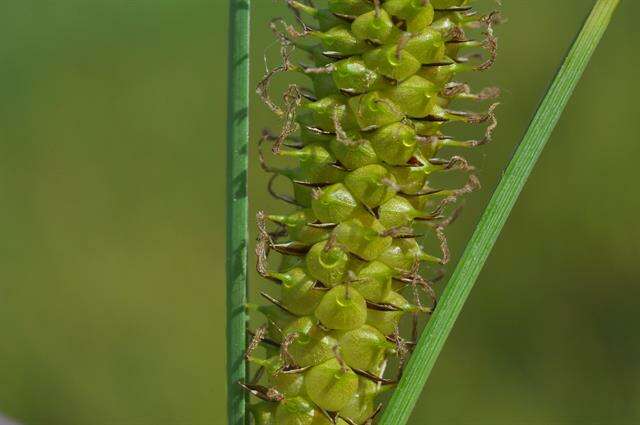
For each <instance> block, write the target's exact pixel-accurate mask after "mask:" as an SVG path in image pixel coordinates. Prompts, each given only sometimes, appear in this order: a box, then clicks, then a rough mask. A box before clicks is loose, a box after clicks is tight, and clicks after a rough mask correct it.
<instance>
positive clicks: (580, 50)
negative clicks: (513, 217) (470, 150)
mask: <svg viewBox="0 0 640 425" xmlns="http://www.w3.org/2000/svg"><path fill="white" fill-rule="evenodd" d="M618 3H619V0H598V1H597V2H596V4H595V6H594V7H593V9H592V10H591V13H590V15H589V17H588V18H587V20H586V22H585V24H584V26H583V27H582V30H581V31H580V33H579V34H578V36H577V38H576V40H575V41H574V43H573V45H572V47H571V50H570V51H569V53H568V54H567V56H566V58H565V60H564V63H563V64H562V66H561V67H560V69H559V70H558V73H557V75H556V77H555V79H554V80H553V82H552V83H551V85H550V87H549V89H548V91H547V93H546V95H545V97H544V99H543V100H542V103H541V104H540V106H539V108H538V110H537V112H536V114H535V116H534V117H533V120H532V121H531V124H530V126H529V129H528V130H527V132H526V133H525V135H524V138H523V139H522V141H521V143H520V145H519V146H518V148H517V150H516V152H515V154H514V156H513V158H512V159H511V162H510V163H509V165H508V167H507V169H506V170H505V172H504V175H503V177H502V179H501V181H500V183H499V184H498V186H497V188H496V190H495V192H494V194H493V196H492V198H491V200H490V201H489V204H488V205H487V208H486V210H485V211H484V214H483V215H482V218H481V219H480V222H479V223H478V226H477V228H476V230H475V232H474V234H473V236H472V237H471V239H470V241H469V244H468V245H467V248H466V249H465V252H464V254H463V256H462V258H461V259H460V262H459V263H458V266H457V267H456V269H455V271H454V273H453V275H452V276H451V279H450V281H449V284H448V285H447V287H446V289H445V291H444V293H443V294H442V298H441V300H440V303H439V305H438V308H437V309H436V311H435V313H434V314H433V316H432V317H431V319H430V320H429V323H428V324H427V326H426V327H425V329H424V331H423V333H422V335H421V336H420V340H419V341H418V344H417V346H416V347H415V350H414V352H413V354H412V356H411V358H410V360H409V362H408V363H407V366H406V368H405V370H404V373H403V376H402V379H401V380H400V383H399V384H398V388H397V389H396V391H395V392H394V394H393V397H392V398H391V402H390V403H389V405H388V406H387V408H386V409H385V411H384V414H383V416H382V418H381V422H380V423H381V424H383V425H402V424H405V423H406V422H407V420H408V419H409V416H410V415H411V411H412V409H413V407H414V405H415V403H416V401H417V399H418V397H419V396H420V393H421V392H422V387H423V386H424V384H425V382H426V380H427V378H428V377H429V374H430V373H431V370H432V369H433V366H434V364H435V362H436V359H437V358H438V355H439V354H440V351H441V350H442V347H443V346H444V343H445V341H446V339H447V337H448V335H449V333H450V332H451V329H452V328H453V325H454V323H455V321H456V319H457V317H458V315H459V314H460V311H461V309H462V306H463V305H464V303H465V301H466V299H467V297H468V296H469V292H470V291H471V288H472V287H473V285H474V283H475V281H476V278H477V277H478V275H479V274H480V271H481V270H482V266H483V265H484V263H485V261H486V260H487V257H488V256H489V253H490V252H491V249H492V248H493V245H494V244H495V242H496V240H497V238H498V236H499V234H500V231H501V230H502V227H503V226H504V223H505V222H506V220H507V218H508V216H509V213H510V212H511V210H512V209H513V206H514V204H515V202H516V200H517V198H518V196H519V195H520V192H521V191H522V188H523V187H524V184H525V182H526V181H527V178H528V177H529V175H530V174H531V170H532V169H533V167H534V166H535V164H536V161H537V160H538V157H539V156H540V153H541V152H542V149H543V148H544V146H545V145H546V143H547V141H548V140H549V137H550V135H551V133H552V131H553V129H554V127H555V126H556V124H557V122H558V120H559V119H560V115H561V114H562V112H563V110H564V108H565V106H566V104H567V102H568V100H569V98H570V97H571V94H572V93H573V91H574V89H575V87H576V85H577V84H578V81H579V80H580V77H581V76H582V73H583V72H584V70H585V68H586V66H587V64H588V62H589V60H590V58H591V56H592V54H593V52H594V50H595V48H596V46H597V45H598V43H599V41H600V39H601V38H602V35H603V34H604V32H605V30H606V28H607V26H608V25H609V22H610V20H611V16H612V15H613V12H614V11H615V9H616V7H617V6H618Z"/></svg>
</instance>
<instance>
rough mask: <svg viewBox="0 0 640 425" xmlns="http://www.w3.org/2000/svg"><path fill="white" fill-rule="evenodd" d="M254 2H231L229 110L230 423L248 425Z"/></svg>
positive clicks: (228, 414) (228, 274) (228, 355)
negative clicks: (251, 25)
mask: <svg viewBox="0 0 640 425" xmlns="http://www.w3.org/2000/svg"><path fill="white" fill-rule="evenodd" d="M249 19H250V0H230V1H229V58H228V61H229V62H228V63H229V71H228V72H229V82H228V90H229V92H228V99H227V101H228V108H227V252H226V254H227V263H226V266H227V267H226V268H227V418H228V423H229V425H244V423H245V408H246V406H245V394H244V392H243V390H242V388H241V387H240V386H239V385H238V381H244V380H245V376H246V364H245V360H244V351H245V348H246V323H247V314H246V312H245V304H246V300H247V242H248V220H247V167H248V156H247V152H248V138H249Z"/></svg>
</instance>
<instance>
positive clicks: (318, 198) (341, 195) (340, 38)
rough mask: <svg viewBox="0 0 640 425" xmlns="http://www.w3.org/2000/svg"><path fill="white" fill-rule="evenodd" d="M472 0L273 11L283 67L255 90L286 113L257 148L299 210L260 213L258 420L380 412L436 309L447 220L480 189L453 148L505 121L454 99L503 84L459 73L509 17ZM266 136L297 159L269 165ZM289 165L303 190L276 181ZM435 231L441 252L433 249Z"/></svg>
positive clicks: (490, 45)
mask: <svg viewBox="0 0 640 425" xmlns="http://www.w3.org/2000/svg"><path fill="white" fill-rule="evenodd" d="M470 3H471V0H429V1H427V0H328V1H327V2H326V3H323V5H319V4H316V2H311V1H306V0H286V4H287V5H288V6H289V8H290V9H291V11H292V12H293V15H294V23H292V24H291V23H287V22H286V21H285V20H284V19H283V18H276V19H273V20H272V21H271V23H270V27H271V29H272V31H273V33H274V35H275V36H276V39H277V41H278V42H279V43H280V46H281V50H280V52H281V58H282V64H281V65H279V66H277V67H275V68H272V69H267V71H266V74H265V77H264V78H263V79H262V81H261V82H260V83H259V85H258V89H257V92H258V95H259V96H260V97H261V98H262V100H263V101H264V102H265V103H266V105H267V107H268V108H269V109H270V110H271V111H272V112H274V114H276V115H277V116H278V117H279V118H280V119H281V120H282V124H281V126H280V130H279V132H277V133H272V132H270V131H267V130H265V131H264V132H263V133H262V137H261V139H260V142H259V159H260V164H261V165H262V168H263V170H264V171H266V172H268V173H271V174H272V178H271V180H270V184H269V191H270V193H271V194H272V195H273V196H274V197H276V198H277V199H280V200H282V201H284V202H286V203H288V204H290V206H289V211H285V212H281V213H278V214H266V213H264V212H262V211H260V212H259V213H258V216H257V223H258V241H257V243H256V246H255V252H256V255H257V257H258V262H257V271H258V274H259V275H260V276H261V277H263V278H265V279H266V280H268V281H270V282H271V283H272V285H273V286H272V289H271V290H270V291H267V292H263V293H262V296H263V297H264V299H265V300H266V301H267V303H266V304H265V305H260V306H257V307H256V306H254V308H253V309H252V312H259V313H261V314H262V315H263V316H264V318H265V321H264V324H263V325H262V326H260V327H259V328H257V329H256V330H255V331H254V332H253V333H252V335H253V338H252V340H251V343H250V344H249V349H248V351H247V354H246V357H247V359H249V361H250V362H251V363H252V364H253V365H254V367H255V368H256V371H255V375H254V378H253V380H252V381H251V382H243V383H241V385H242V387H243V388H244V389H245V390H247V391H248V392H249V393H250V394H251V395H253V396H255V398H256V399H257V400H256V401H255V402H254V403H253V404H252V405H251V406H250V411H251V414H252V417H253V423H255V424H256V425H281V424H292V425H293V424H295V425H323V424H324V425H331V424H337V425H363V424H367V425H368V424H373V423H375V420H376V418H377V417H378V414H379V413H380V411H381V409H383V406H382V404H381V403H380V400H378V397H379V396H380V395H381V394H382V393H384V392H386V391H390V390H393V389H394V388H395V384H396V383H397V382H398V380H399V378H400V376H401V374H402V371H403V368H404V365H405V363H406V360H407V359H408V357H409V356H410V355H411V351H412V349H413V346H414V344H415V340H416V336H417V328H418V325H419V318H420V317H424V318H426V319H427V320H428V317H429V315H430V314H431V313H432V312H433V311H434V309H435V308H437V298H436V292H435V290H434V289H433V284H434V282H436V281H437V280H439V279H440V278H441V277H442V271H441V269H440V268H439V265H442V264H446V263H447V262H448V260H449V257H450V252H449V247H448V244H447V239H446V236H445V229H446V227H447V226H449V225H450V224H451V223H452V222H453V221H454V220H455V218H456V217H457V216H458V214H459V212H460V207H459V206H458V207H456V206H455V204H457V203H458V202H459V200H460V198H461V197H462V196H464V195H467V194H469V193H471V192H473V191H474V190H477V189H479V188H480V184H479V181H478V179H477V177H476V176H475V175H473V174H470V173H471V172H473V171H474V168H473V166H472V165H471V164H469V163H468V162H467V160H465V159H464V158H463V157H462V156H460V155H459V152H456V153H455V154H454V153H451V152H444V151H447V150H450V149H451V148H474V147H479V146H482V145H485V144H486V143H488V142H490V141H491V139H492V135H493V132H494V130H495V128H496V125H497V120H496V116H495V112H494V110H495V108H496V107H497V105H498V104H497V103H491V104H490V105H487V106H485V107H484V108H483V112H472V111H460V110H457V109H456V108H455V102H456V101H457V100H459V99H466V100H472V101H476V102H483V101H487V100H493V99H495V98H497V97H498V96H499V94H500V91H499V89H497V88H495V87H489V88H485V89H482V90H481V91H479V92H474V91H472V89H471V87H470V86H469V85H467V84H466V83H464V82H460V81H457V80H456V77H458V74H460V73H465V72H477V71H486V70H487V69H489V68H490V67H491V66H492V65H493V63H494V61H495V58H496V49H497V38H496V36H495V34H494V28H493V27H494V26H495V25H496V24H497V23H499V22H500V20H501V19H500V18H499V14H498V13H497V12H494V13H491V14H489V15H486V16H482V15H480V14H478V13H477V12H475V11H474V10H473V8H472V6H471V5H470ZM305 19H309V20H314V22H313V23H311V22H306V21H305ZM297 55H301V57H298V56H297ZM302 56H305V57H302ZM299 61H300V62H299ZM302 61H305V62H304V63H303V62H302ZM287 73H298V74H302V75H305V76H306V77H307V78H308V79H309V87H301V86H297V85H295V84H290V85H289V86H288V88H287V90H286V91H285V93H284V94H283V95H282V96H281V101H277V100H274V99H276V98H275V97H274V98H272V97H271V94H270V93H269V87H270V84H271V81H272V79H273V78H275V77H276V76H280V75H281V74H282V75H286V74H287ZM455 122H457V123H464V124H468V125H480V126H481V127H483V128H484V136H480V137H479V138H478V139H477V140H460V139H459V138H456V137H455V136H451V135H447V134H445V133H444V131H445V130H446V129H447V124H448V123H455ZM481 131H482V130H481ZM265 143H267V144H269V145H270V147H271V149H270V151H271V152H270V155H276V156H281V157H286V159H288V161H289V162H290V163H292V164H293V165H292V166H291V167H290V168H276V167H272V166H270V165H268V162H267V159H266V158H265V153H264V149H262V145H263V144H265ZM442 172H458V173H459V172H463V173H469V177H468V182H467V183H466V184H465V185H464V186H462V187H460V188H434V187H432V186H431V185H430V180H431V177H432V175H435V174H436V173H442ZM278 176H281V177H283V178H284V179H287V180H289V181H290V182H291V183H292V194H287V195H284V194H277V193H276V192H275V191H274V190H273V188H272V183H273V181H274V180H275V178H276V177H278ZM425 239H429V240H430V241H431V244H432V245H439V247H440V252H439V253H437V252H436V253H428V252H426V250H425V249H424V248H423V246H422V244H421V242H422V241H423V240H425ZM274 252H275V255H278V256H280V257H281V262H280V264H279V266H278V267H274V266H273V265H272V264H271V263H272V262H271V261H270V258H269V257H270V254H272V253H274ZM421 272H422V273H421ZM423 275H424V276H423ZM428 275H430V277H426V276H428ZM269 292H272V293H269ZM404 328H409V329H411V331H410V334H407V335H406V336H402V335H401V330H402V329H404ZM263 352H265V353H266V354H265V355H263V354H262V353H263ZM261 356H262V357H261ZM394 358H395V360H394Z"/></svg>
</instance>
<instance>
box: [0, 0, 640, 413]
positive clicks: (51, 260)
mask: <svg viewBox="0 0 640 425" xmlns="http://www.w3.org/2000/svg"><path fill="white" fill-rule="evenodd" d="M254 3H256V4H255V6H254V10H255V15H254V16H255V19H254V23H255V26H254V30H253V38H254V40H255V45H254V54H253V60H254V65H255V67H254V70H255V74H254V75H253V77H252V78H253V81H257V79H258V78H259V75H260V74H261V73H262V69H263V64H262V53H263V51H264V50H265V49H267V48H268V47H270V48H269V50H268V52H269V55H270V56H271V57H272V58H274V57H275V55H276V54H277V51H276V50H277V49H274V46H273V44H272V43H271V40H272V38H271V35H270V34H269V32H268V30H267V29H266V21H267V19H268V17H270V16H273V15H277V14H283V13H285V12H284V9H283V7H282V5H281V4H279V3H275V2H272V1H268V0H256V1H255V2H254ZM479 3H480V2H479ZM488 3H489V0H486V2H485V5H486V4H488ZM591 3H592V2H591V1H586V0H563V1H557V0H538V1H535V2H530V1H522V0H519V1H505V2H504V6H503V9H504V14H505V15H506V16H507V17H508V18H509V23H508V24H506V25H504V26H502V27H501V28H499V30H498V33H499V36H500V41H501V52H500V57H499V60H498V63H497V65H496V67H495V69H494V70H493V71H491V72H490V73H485V74H482V75H478V76H473V77H470V78H469V80H470V81H472V82H474V83H476V85H477V86H480V85H482V84H496V85H499V86H501V87H502V88H503V89H504V96H503V99H502V106H501V108H500V110H499V111H500V112H499V117H500V121H501V125H500V127H499V130H498V132H497V133H496V138H495V142H494V143H493V144H491V145H490V146H487V147H485V148H482V149H481V150H479V151H477V152H474V153H473V154H472V155H470V156H471V158H472V159H473V161H474V163H475V164H476V166H477V167H478V168H479V173H480V174H479V175H480V177H481V179H482V181H483V183H484V190H483V191H482V192H481V193H476V194H475V195H473V196H471V197H470V198H469V199H468V202H467V208H466V209H465V213H464V215H463V217H462V219H461V220H460V221H459V222H458V223H457V224H456V226H454V228H452V229H451V231H450V235H451V236H450V237H451V243H452V249H453V251H454V252H455V253H456V255H459V254H460V252H461V250H462V249H463V247H464V244H465V241H466V239H467V238H468V237H469V235H470V232H471V231H472V229H473V226H474V224H475V222H476V220H477V218H478V215H479V213H480V211H481V210H482V207H483V206H484V204H485V202H486V200H487V198H488V196H489V195H490V193H491V189H492V187H493V186H494V185H495V182H496V181H497V178H498V177H499V175H500V171H501V169H502V167H503V166H504V165H505V164H506V162H507V161H508V159H509V157H510V154H511V152H512V151H513V149H514V146H515V144H516V143H517V141H518V140H519V138H520V136H521V135H522V133H523V131H524V129H525V128H526V125H527V123H528V120H529V119H530V116H531V114H532V112H533V111H534V110H535V107H536V105H537V102H538V100H539V97H540V95H541V93H542V92H543V91H544V90H545V88H546V86H547V84H548V81H549V80H550V78H551V77H552V75H553V73H554V71H555V69H556V67H557V65H558V63H559V61H560V58H561V56H562V54H563V53H564V52H565V50H566V48H567V46H568V45H569V43H570V42H571V40H572V37H573V35H574V33H575V32H576V30H577V29H578V27H579V25H580V24H581V22H582V20H583V18H584V16H585V15H586V13H587V11H588V9H589V7H590V4H591ZM622 3H623V4H622V5H621V7H620V9H619V11H618V13H617V14H616V16H615V21H614V24H613V25H612V27H611V28H610V30H609V31H608V33H607V35H606V36H605V39H604V41H603V43H602V45H601V46H600V47H599V49H598V51H597V52H596V55H595V57H594V61H593V63H592V65H591V66H590V67H589V69H588V71H587V72H586V74H585V77H584V79H583V81H582V82H581V83H580V86H579V87H578V90H577V92H576V94H575V96H574V97H573V99H572V100H571V102H570V104H569V107H568V109H567V112H566V113H565V115H564V117H563V118H562V120H561V122H560V125H559V127H558V128H557V130H556V131H555V133H554V135H553V138H552V140H551V143H550V145H549V147H548V149H547V150H546V152H545V153H544V155H543V157H542V159H541V161H540V163H539V166H538V167H537V169H536V171H535V173H534V175H533V176H532V178H531V179H530V181H529V183H528V184H527V187H526V190H525V191H524V193H523V196H522V198H521V199H520V201H519V202H518V205H517V207H516V209H515V211H514V213H513V215H512V217H511V219H510V220H509V223H508V224H507V226H506V228H505V231H504V233H503V236H502V238H501V239H500V241H499V242H498V244H497V246H496V249H495V251H494V253H493V254H492V256H491V259H490V261H489V262H488V264H487V266H486V267H485V269H484V271H483V273H482V275H481V277H480V279H479V282H478V285H477V287H476V289H475V290H474V292H473V294H472V297H471V299H470V301H469V303H468V305H467V306H466V307H465V310H464V312H463V314H462V316H461V318H460V320H459V322H458V324H457V325H456V328H455V330H454V332H453V334H452V336H451V338H450V340H449V342H448V343H447V346H446V348H445V350H444V352H443V354H442V356H441V358H440V360H439V361H438V364H437V366H436V369H435V372H434V374H433V375H432V378H431V379H430V381H429V383H428V385H427V387H426V389H425V391H424V394H423V398H422V399H421V400H420V402H419V404H418V408H417V410H416V411H415V413H414V416H413V422H412V423H414V424H581V425H584V424H587V425H589V424H638V423H640V362H639V359H640V325H639V324H640V287H639V283H640V225H639V224H638V211H639V210H640V200H639V196H638V195H639V194H640V191H639V190H638V183H637V181H638V176H637V175H636V171H638V168H639V167H638V166H637V165H636V161H638V159H639V154H640V143H639V142H640V140H639V137H638V134H640V119H639V118H638V107H637V101H638V98H639V95H640V92H639V90H638V82H637V76H638V70H639V69H640V58H639V56H638V45H639V43H640V31H638V27H637V17H638V16H640V15H639V13H640V5H639V4H638V2H633V1H623V2H622ZM226 17H227V6H226V2H225V1H223V0H180V1H178V0H135V1H134V0H59V1H47V0H41V1H37V0H4V1H2V2H1V4H0V96H1V99H2V101H1V102H0V238H1V239H0V411H2V412H4V413H5V414H7V415H9V416H11V417H14V418H16V419H18V420H20V421H22V422H24V423H25V424H45V425H57V424H64V425H74V424H83V425H84V424H92V425H93V424H95V425H101V424H122V425H125V424H126V425H129V424H145V425H146V424H160V425H162V424H171V425H173V424H185V425H187V424H221V423H223V422H224V420H223V417H224V408H225V394H224V392H225V389H224V388H225V385H224V371H225V366H224V285H225V283H224V269H223V267H224V256H225V252H224V230H225V228H224V187H225V180H224V163H223V161H224V158H225V107H224V100H225V99H224V98H225V90H226V42H227V30H228V27H227V24H226ZM254 106H255V107H254V108H253V111H254V115H253V120H252V124H253V130H252V133H253V135H254V136H255V135H256V134H257V133H258V131H259V129H260V128H261V127H263V126H265V125H275V124H276V122H275V120H274V118H273V117H271V116H270V115H269V114H267V112H266V109H265V108H264V107H262V106H261V105H259V104H258V102H255V104H254ZM254 146H255V145H254ZM250 194H251V196H252V198H251V201H252V210H255V209H256V208H258V207H260V208H266V209H268V210H270V211H284V209H285V208H286V207H285V206H283V205H280V204H277V203H275V202H273V201H272V200H270V199H268V197H267V196H266V195H265V175H264V174H263V173H261V172H260V171H259V170H258V168H257V161H256V158H255V155H254V158H253V159H252V168H251V190H250ZM452 264H455V262H453V263H452ZM451 267H453V266H451ZM254 282H255V280H254ZM261 285H262V284H254V285H253V287H254V291H255V289H256V288H258V287H260V286H261ZM254 299H255V298H254Z"/></svg>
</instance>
